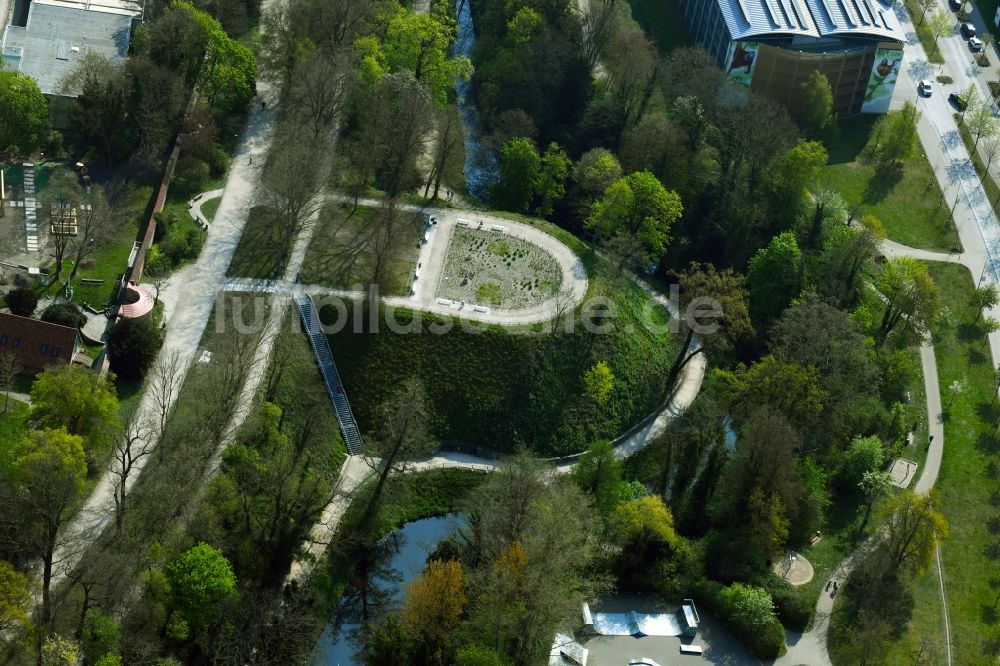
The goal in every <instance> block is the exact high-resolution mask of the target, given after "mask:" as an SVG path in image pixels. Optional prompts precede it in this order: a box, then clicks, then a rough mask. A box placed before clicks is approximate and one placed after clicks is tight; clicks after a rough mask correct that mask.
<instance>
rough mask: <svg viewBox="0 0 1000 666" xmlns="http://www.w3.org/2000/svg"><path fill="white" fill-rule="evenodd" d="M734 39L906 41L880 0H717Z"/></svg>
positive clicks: (891, 12) (897, 24) (890, 7)
mask: <svg viewBox="0 0 1000 666" xmlns="http://www.w3.org/2000/svg"><path fill="white" fill-rule="evenodd" d="M717 2H718V3H719V7H720V8H721V9H722V15H723V17H724V18H725V20H726V25H727V26H728V27H729V32H730V34H731V35H732V37H733V39H734V40H735V39H754V38H762V37H783V36H784V37H793V38H794V37H807V38H809V37H811V38H814V39H821V38H824V37H865V38H869V39H871V38H875V39H885V40H891V41H898V42H902V41H905V33H904V31H903V29H902V28H901V27H900V25H899V21H898V20H897V19H896V15H895V13H893V10H892V5H891V3H888V2H884V1H883V0H717Z"/></svg>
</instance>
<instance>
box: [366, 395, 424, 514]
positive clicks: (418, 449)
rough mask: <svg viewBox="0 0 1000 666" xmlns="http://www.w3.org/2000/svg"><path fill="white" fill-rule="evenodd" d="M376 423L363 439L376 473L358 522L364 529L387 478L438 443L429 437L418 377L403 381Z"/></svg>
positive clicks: (377, 503) (380, 412) (382, 408)
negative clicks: (377, 423) (372, 486)
mask: <svg viewBox="0 0 1000 666" xmlns="http://www.w3.org/2000/svg"><path fill="white" fill-rule="evenodd" d="M378 416H379V426H378V430H377V432H376V433H375V434H374V436H370V437H368V438H367V439H366V440H365V448H366V450H365V454H366V459H367V461H368V463H369V465H370V466H371V467H372V468H373V469H375V470H376V471H377V473H378V478H377V480H376V482H375V487H374V489H373V490H372V494H371V495H370V496H369V498H368V502H367V504H366V505H365V511H364V515H363V517H362V519H361V521H360V522H359V525H360V526H361V527H362V528H363V529H364V528H368V523H369V522H370V521H371V519H372V518H373V517H374V516H375V513H376V510H377V509H378V506H379V502H380V501H381V500H382V492H383V490H384V489H385V484H386V481H388V480H389V476H390V475H392V474H400V473H402V472H404V471H405V469H406V465H407V463H408V462H409V460H408V459H410V458H414V457H416V456H419V455H422V454H425V453H429V452H430V451H432V450H433V449H434V448H435V447H436V446H437V442H436V441H435V440H434V439H433V437H431V434H430V423H431V411H430V405H429V402H428V399H427V392H426V391H425V390H424V386H423V384H421V383H420V380H419V379H416V378H413V379H409V380H407V381H405V382H403V385H402V386H401V387H400V389H399V390H398V391H397V392H396V393H395V394H394V395H393V396H392V397H391V398H390V399H389V400H388V401H386V402H385V403H384V404H383V405H382V406H381V408H380V409H379V413H378Z"/></svg>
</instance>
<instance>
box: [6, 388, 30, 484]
mask: <svg viewBox="0 0 1000 666" xmlns="http://www.w3.org/2000/svg"><path fill="white" fill-rule="evenodd" d="M3 401H4V400H3V396H2V395H0V470H3V469H7V466H8V465H9V464H10V463H12V462H13V460H14V458H13V455H12V454H13V453H14V451H13V446H14V445H15V444H16V443H18V442H20V441H21V440H22V439H23V438H24V435H25V434H26V433H27V431H28V429H27V427H26V425H25V419H27V418H28V405H26V404H24V403H23V402H19V401H17V400H14V399H13V398H11V399H10V405H9V407H8V408H7V411H3Z"/></svg>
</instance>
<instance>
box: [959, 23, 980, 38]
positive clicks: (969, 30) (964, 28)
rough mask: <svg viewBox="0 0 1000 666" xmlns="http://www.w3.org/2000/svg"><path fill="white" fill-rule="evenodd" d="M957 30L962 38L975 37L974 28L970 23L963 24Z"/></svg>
mask: <svg viewBox="0 0 1000 666" xmlns="http://www.w3.org/2000/svg"><path fill="white" fill-rule="evenodd" d="M959 30H960V31H961V32H962V36H963V37H965V38H966V39H969V38H970V37H975V36H976V26H974V25H972V24H971V23H963V24H962V25H961V26H959Z"/></svg>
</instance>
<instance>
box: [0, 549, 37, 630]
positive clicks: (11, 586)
mask: <svg viewBox="0 0 1000 666" xmlns="http://www.w3.org/2000/svg"><path fill="white" fill-rule="evenodd" d="M32 605H33V604H32V601H31V588H30V584H29V580H28V577H27V576H26V575H25V574H23V573H21V572H20V571H18V570H17V569H15V568H14V567H13V566H12V565H11V564H10V563H9V562H5V561H3V560H0V631H2V632H4V633H6V632H7V631H10V630H13V629H16V628H18V627H20V628H22V629H28V628H30V627H31V609H32Z"/></svg>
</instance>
